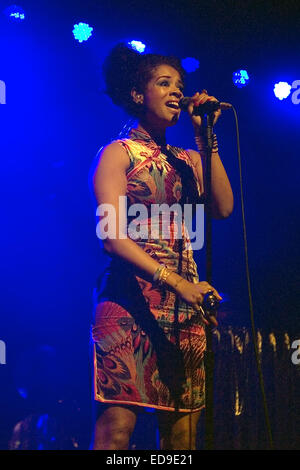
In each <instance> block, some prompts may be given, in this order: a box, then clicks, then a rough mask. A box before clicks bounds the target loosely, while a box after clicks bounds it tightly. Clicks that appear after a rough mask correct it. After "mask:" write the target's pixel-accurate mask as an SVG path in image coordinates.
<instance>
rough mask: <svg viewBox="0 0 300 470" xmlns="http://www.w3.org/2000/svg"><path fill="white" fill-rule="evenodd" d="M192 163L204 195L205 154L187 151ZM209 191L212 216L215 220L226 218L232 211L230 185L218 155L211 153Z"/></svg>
mask: <svg viewBox="0 0 300 470" xmlns="http://www.w3.org/2000/svg"><path fill="white" fill-rule="evenodd" d="M188 153H189V155H190V157H191V160H192V162H193V165H194V168H195V173H196V176H197V179H198V181H199V185H200V188H201V191H202V192H204V193H205V187H204V177H203V175H204V172H205V165H206V154H205V153H202V154H201V155H200V153H199V152H196V151H195V150H190V149H189V150H188ZM211 191H212V216H213V217H214V218H215V219H223V218H226V217H228V216H229V215H230V214H231V212H232V210H233V193H232V189H231V185H230V182H229V179H228V176H227V173H226V171H225V168H224V166H223V163H222V161H221V158H220V155H219V154H218V153H213V154H212V158H211Z"/></svg>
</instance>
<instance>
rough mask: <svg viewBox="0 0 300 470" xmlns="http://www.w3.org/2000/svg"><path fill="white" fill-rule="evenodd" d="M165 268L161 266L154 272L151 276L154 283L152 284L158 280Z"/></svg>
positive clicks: (163, 265)
mask: <svg viewBox="0 0 300 470" xmlns="http://www.w3.org/2000/svg"><path fill="white" fill-rule="evenodd" d="M165 267H166V265H165V264H161V265H160V266H159V267H158V268H157V270H156V271H155V273H154V274H153V281H154V282H155V281H157V280H158V278H159V275H160V273H161V271H162V270H163V269H164V268H165Z"/></svg>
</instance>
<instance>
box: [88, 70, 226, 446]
mask: <svg viewBox="0 0 300 470" xmlns="http://www.w3.org/2000/svg"><path fill="white" fill-rule="evenodd" d="M131 96H132V99H133V100H134V101H135V102H136V103H140V105H141V106H142V107H143V111H144V112H143V117H142V119H140V121H139V124H138V126H137V128H138V129H141V130H144V131H146V132H148V134H150V136H151V137H152V139H153V140H154V141H155V142H156V143H157V144H158V145H165V144H166V129H167V128H168V127H170V126H173V125H175V124H176V123H177V121H178V119H179V116H180V109H172V108H170V107H168V106H167V105H166V103H167V102H168V101H170V100H171V101H173V100H174V101H177V102H178V101H179V100H180V98H181V97H182V96H183V86H182V83H181V78H180V75H179V73H178V71H177V70H176V69H174V68H173V67H171V66H169V65H167V64H163V65H160V66H158V67H156V68H155V69H153V72H152V78H151V80H150V81H149V82H148V84H147V86H146V89H145V90H144V91H143V92H140V91H138V90H136V89H135V88H133V89H132V91H131ZM192 98H193V101H192V103H191V104H190V105H189V108H188V112H189V114H190V117H191V122H192V125H193V128H194V131H195V135H198V134H200V133H201V126H202V124H203V123H202V121H201V118H200V117H199V116H193V115H192V111H193V106H194V105H197V104H198V103H200V102H205V101H206V100H216V98H214V97H212V96H209V95H208V94H207V92H206V90H203V91H202V92H201V93H199V92H197V93H195V94H194V96H193V97H192ZM220 114H221V113H220V111H217V112H216V113H215V116H214V121H215V122H216V121H217V120H218V118H219V117H220ZM188 152H189V155H190V157H191V161H192V163H193V170H194V174H195V176H196V177H197V179H198V182H199V186H200V188H202V191H204V189H205V188H204V182H203V166H204V165H205V155H200V154H199V153H198V152H196V151H195V150H188ZM129 164H130V161H129V157H128V155H127V153H126V151H125V150H124V149H123V148H121V146H119V145H118V144H116V143H112V144H110V145H108V146H107V147H106V148H105V149H104V150H103V151H102V154H101V158H100V160H99V164H98V166H97V168H96V171H95V174H94V190H95V195H96V198H97V201H98V203H99V204H100V203H109V204H112V205H114V207H115V210H116V216H117V220H119V219H118V218H119V216H121V218H122V217H125V215H124V214H122V213H120V211H119V205H118V197H119V196H120V195H125V194H126V189H127V179H126V170H127V169H128V168H129ZM112 179H113V180H114V183H115V184H114V185H111V184H110V181H112ZM212 206H213V216H214V217H216V218H225V217H228V215H229V214H230V213H231V211H232V209H233V196H232V191H231V186H230V183H229V180H228V178H227V175H226V172H225V169H224V167H223V164H222V162H221V159H220V157H219V155H218V154H214V157H213V159H212ZM119 234H120V232H119V233H117V239H115V240H112V239H111V240H110V239H106V240H105V241H104V246H105V248H106V250H107V251H108V252H111V253H114V255H117V256H120V257H121V258H123V259H125V260H127V261H128V262H130V263H132V264H133V265H134V266H136V267H137V268H138V269H139V270H140V271H143V272H144V275H145V279H152V277H153V274H154V273H155V271H156V270H157V268H158V267H159V266H160V265H159V263H158V262H157V261H155V260H154V259H153V258H151V257H150V256H149V255H148V254H147V253H145V252H144V251H143V250H142V249H141V248H140V247H139V246H138V245H137V244H136V243H135V242H134V241H133V240H131V239H130V238H126V239H121V237H118V235H119ZM178 281H180V282H179V283H178ZM166 284H167V285H168V286H169V288H171V289H174V290H175V292H176V294H178V295H179V296H180V297H181V298H182V299H184V300H185V301H186V302H187V303H188V304H190V305H192V306H193V307H194V308H195V309H197V310H198V311H199V315H201V310H200V307H201V304H202V302H203V297H204V295H205V294H206V293H207V292H209V291H212V292H213V293H214V294H215V295H216V297H217V298H218V299H219V300H221V296H220V295H219V293H218V292H217V290H216V289H215V288H214V287H213V286H211V285H210V284H209V283H207V282H206V281H201V282H198V283H192V282H189V281H187V280H185V279H183V278H182V277H181V276H179V275H178V274H177V273H172V274H171V275H170V276H169V277H168V278H167V280H166ZM175 286H176V287H175ZM204 321H205V323H206V324H208V322H210V323H211V324H212V325H213V326H217V321H216V319H215V318H214V317H210V318H209V320H206V319H204ZM139 411H140V408H139V407H129V406H128V407H127V406H123V405H120V406H118V405H111V406H106V407H105V409H103V412H102V414H101V415H100V417H99V418H98V420H97V422H96V426H95V435H94V444H93V448H94V449H108V450H121V449H127V448H128V444H129V439H130V436H131V434H132V432H133V429H134V427H135V424H136V417H137V413H138V412H139ZM200 413H201V412H200V411H198V412H193V413H182V412H180V413H176V412H167V411H160V412H158V419H159V428H160V434H161V446H162V447H161V448H162V449H173V450H184V449H195V446H196V426H197V422H198V419H199V416H200ZM190 431H191V434H190Z"/></svg>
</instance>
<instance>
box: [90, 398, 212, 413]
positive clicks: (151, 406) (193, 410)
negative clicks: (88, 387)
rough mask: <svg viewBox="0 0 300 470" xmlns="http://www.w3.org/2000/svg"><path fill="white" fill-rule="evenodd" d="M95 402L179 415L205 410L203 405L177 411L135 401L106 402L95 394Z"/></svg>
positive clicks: (173, 408) (172, 408)
mask: <svg viewBox="0 0 300 470" xmlns="http://www.w3.org/2000/svg"><path fill="white" fill-rule="evenodd" d="M94 399H95V401H97V402H100V403H111V404H112V405H118V404H119V405H132V406H141V407H145V408H155V409H156V410H163V411H174V412H175V411H178V412H179V413H195V412H196V411H201V410H202V409H203V408H205V405H202V406H201V407H200V408H193V409H190V408H179V409H178V410H176V408H175V407H168V406H161V405H152V404H149V403H138V402H134V401H120V400H106V399H105V398H102V397H101V395H98V394H95V396H94Z"/></svg>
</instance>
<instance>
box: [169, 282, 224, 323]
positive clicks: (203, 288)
mask: <svg viewBox="0 0 300 470" xmlns="http://www.w3.org/2000/svg"><path fill="white" fill-rule="evenodd" d="M211 291H212V292H213V293H214V295H215V296H216V297H217V299H218V300H222V297H221V296H220V294H219V293H218V291H217V290H216V289H215V288H214V287H213V286H211V285H210V284H209V283H208V282H206V281H201V282H197V283H193V282H189V281H187V280H186V279H183V280H182V281H181V282H179V283H178V287H177V288H176V292H177V294H178V295H180V297H181V298H182V299H183V300H185V301H186V302H187V303H188V304H190V305H192V306H193V307H194V308H195V310H199V312H200V313H201V310H200V308H199V307H200V306H201V304H202V302H203V299H204V296H205V294H207V293H208V292H211ZM209 319H210V321H211V323H213V325H215V326H217V325H218V323H217V321H216V319H215V317H209ZM203 321H204V322H205V323H206V324H209V322H208V321H207V320H206V319H205V318H203Z"/></svg>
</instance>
